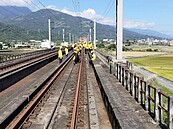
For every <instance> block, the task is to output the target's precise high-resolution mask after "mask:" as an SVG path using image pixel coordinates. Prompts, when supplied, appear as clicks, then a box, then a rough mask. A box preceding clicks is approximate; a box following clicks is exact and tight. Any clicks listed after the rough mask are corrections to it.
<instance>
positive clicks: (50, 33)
mask: <svg viewBox="0 0 173 129" xmlns="http://www.w3.org/2000/svg"><path fill="white" fill-rule="evenodd" d="M48 26H49V27H48V28H49V47H50V46H51V26H50V19H48Z"/></svg>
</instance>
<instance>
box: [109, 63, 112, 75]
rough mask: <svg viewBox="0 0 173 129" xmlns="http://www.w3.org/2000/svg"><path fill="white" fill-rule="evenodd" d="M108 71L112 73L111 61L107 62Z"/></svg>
mask: <svg viewBox="0 0 173 129" xmlns="http://www.w3.org/2000/svg"><path fill="white" fill-rule="evenodd" d="M109 72H110V74H112V61H110V62H109Z"/></svg>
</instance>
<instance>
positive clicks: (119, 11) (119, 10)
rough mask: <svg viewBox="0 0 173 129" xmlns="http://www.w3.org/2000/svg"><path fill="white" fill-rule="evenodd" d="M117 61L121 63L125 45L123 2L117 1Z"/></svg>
mask: <svg viewBox="0 0 173 129" xmlns="http://www.w3.org/2000/svg"><path fill="white" fill-rule="evenodd" d="M116 42H117V43H116V44H117V50H116V59H117V60H119V61H121V60H122V59H123V58H122V44H123V0H116Z"/></svg>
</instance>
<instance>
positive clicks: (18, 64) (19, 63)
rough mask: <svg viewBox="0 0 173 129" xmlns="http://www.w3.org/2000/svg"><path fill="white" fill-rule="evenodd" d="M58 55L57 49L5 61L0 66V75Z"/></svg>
mask: <svg viewBox="0 0 173 129" xmlns="http://www.w3.org/2000/svg"><path fill="white" fill-rule="evenodd" d="M56 55H57V50H53V51H48V52H45V53H42V54H39V55H34V56H31V57H26V58H23V59H20V60H15V61H13V62H11V63H9V62H8V63H4V64H3V65H1V66H0V77H2V76H4V75H6V74H8V73H11V72H14V71H17V70H19V69H21V68H24V67H26V66H28V65H30V64H33V63H35V62H38V61H41V60H44V59H45V58H50V57H51V56H56Z"/></svg>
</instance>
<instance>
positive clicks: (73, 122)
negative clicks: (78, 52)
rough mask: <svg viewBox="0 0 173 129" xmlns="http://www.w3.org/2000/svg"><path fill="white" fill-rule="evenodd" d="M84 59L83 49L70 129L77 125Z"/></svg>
mask: <svg viewBox="0 0 173 129" xmlns="http://www.w3.org/2000/svg"><path fill="white" fill-rule="evenodd" d="M83 61H84V54H83V51H82V59H81V63H80V67H79V72H78V80H77V86H76V94H75V100H74V106H73V113H72V119H71V125H70V129H75V126H76V116H77V107H78V99H79V90H80V81H81V72H82V66H83Z"/></svg>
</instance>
